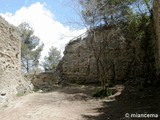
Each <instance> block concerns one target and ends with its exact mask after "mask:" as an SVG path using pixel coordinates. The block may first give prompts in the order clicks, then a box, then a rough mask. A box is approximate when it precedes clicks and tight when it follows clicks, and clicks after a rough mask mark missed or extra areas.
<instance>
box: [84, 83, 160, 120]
mask: <svg viewBox="0 0 160 120" xmlns="http://www.w3.org/2000/svg"><path fill="white" fill-rule="evenodd" d="M125 86H127V87H125V88H124V90H123V91H122V93H121V94H120V95H119V96H117V97H115V98H113V99H114V100H113V101H110V102H108V101H104V102H103V105H102V106H103V107H102V108H97V109H96V111H97V112H98V113H100V114H99V115H98V116H91V115H83V117H84V118H85V119H87V120H153V119H155V120H160V88H159V87H147V88H143V90H142V89H141V88H138V87H137V86H128V85H125ZM126 113H129V114H137V115H138V114H159V118H126V117H125V114H126Z"/></svg>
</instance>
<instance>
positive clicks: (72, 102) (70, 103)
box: [0, 91, 102, 120]
mask: <svg viewBox="0 0 160 120" xmlns="http://www.w3.org/2000/svg"><path fill="white" fill-rule="evenodd" d="M101 106H102V102H101V101H100V100H95V99H90V98H88V97H87V96H86V95H85V94H82V93H76V94H66V93H63V92H60V91H55V92H50V93H31V94H28V95H25V96H21V97H18V98H17V99H16V100H15V101H14V102H13V103H12V105H10V106H8V107H6V108H4V109H3V110H1V111H0V120H85V118H84V117H83V116H86V115H89V116H90V115H91V116H97V115H99V113H98V112H97V111H96V108H100V107H101Z"/></svg>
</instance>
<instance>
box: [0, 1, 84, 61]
mask: <svg viewBox="0 0 160 120" xmlns="http://www.w3.org/2000/svg"><path fill="white" fill-rule="evenodd" d="M46 6H47V5H46V4H45V3H43V4H42V3H39V2H37V3H34V4H32V5H30V6H29V7H22V8H20V9H19V10H17V11H16V12H15V13H14V14H12V13H8V12H7V13H0V15H1V16H2V17H4V18H5V19H6V20H7V21H8V22H9V23H11V24H13V25H15V26H18V25H19V24H21V23H22V22H27V23H29V24H30V26H31V27H32V28H33V29H34V33H35V35H36V36H38V37H39V38H40V40H41V41H42V42H43V43H44V45H45V46H44V50H43V51H42V57H41V60H42V58H43V57H44V56H45V55H47V53H48V50H49V48H50V47H51V46H54V47H56V48H57V49H58V50H60V51H61V52H63V51H64V47H65V45H66V44H67V43H68V42H69V41H70V40H71V39H72V38H74V37H76V36H78V35H80V34H82V33H84V32H85V31H86V30H85V29H81V30H75V29H74V30H73V29H71V28H70V27H69V26H64V25H63V24H62V23H60V22H58V21H57V20H56V19H55V18H54V13H52V12H51V11H50V10H48V9H47V8H46Z"/></svg>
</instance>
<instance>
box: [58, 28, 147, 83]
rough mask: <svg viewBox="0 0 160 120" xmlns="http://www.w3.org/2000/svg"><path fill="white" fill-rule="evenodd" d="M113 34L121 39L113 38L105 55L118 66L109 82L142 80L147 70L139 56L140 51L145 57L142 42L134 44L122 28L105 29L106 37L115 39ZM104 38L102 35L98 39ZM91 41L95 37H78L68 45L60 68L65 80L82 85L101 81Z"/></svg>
mask: <svg viewBox="0 0 160 120" xmlns="http://www.w3.org/2000/svg"><path fill="white" fill-rule="evenodd" d="M111 31H112V32H113V31H115V33H114V34H115V35H117V36H115V37H113V38H112V37H111V39H110V41H109V42H108V45H106V51H105V52H106V56H107V57H108V59H106V62H112V63H113V64H114V66H113V67H111V68H110V70H109V79H114V80H125V79H127V78H133V77H141V75H142V74H143V73H142V71H143V70H142V69H143V67H144V66H143V62H142V61H139V60H138V59H136V57H135V56H136V53H139V52H140V53H139V54H143V53H142V51H141V50H140V49H139V48H138V45H137V44H138V43H132V41H133V40H132V41H129V40H127V39H125V36H124V35H123V34H122V33H121V31H120V30H119V29H118V28H113V29H112V28H111V29H108V30H104V31H103V34H105V35H106V37H108V36H109V35H111V36H112V32H111ZM97 36H98V35H97ZM100 39H101V38H100V37H99V36H98V37H97V40H100ZM90 40H91V36H88V37H86V38H78V39H77V40H74V41H72V42H70V43H69V44H68V45H67V46H66V48H65V51H64V57H63V58H62V60H61V61H60V63H59V65H58V67H57V70H58V71H59V72H60V78H61V80H62V81H63V80H64V81H67V82H73V83H80V84H88V83H89V84H90V83H98V82H99V80H98V78H97V66H96V59H95V57H94V54H93V51H92V48H91V44H90ZM98 44H99V43H97V45H98ZM96 47H97V50H98V46H96V44H94V48H96ZM140 56H142V55H140ZM107 57H106V58H107ZM102 59H103V58H102ZM140 59H141V58H140Z"/></svg>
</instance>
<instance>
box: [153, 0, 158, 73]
mask: <svg viewBox="0 0 160 120" xmlns="http://www.w3.org/2000/svg"><path fill="white" fill-rule="evenodd" d="M153 17H154V27H155V32H156V45H157V46H156V56H155V58H156V68H157V74H159V75H160V0H153Z"/></svg>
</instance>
